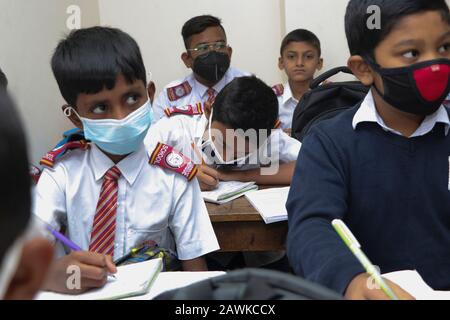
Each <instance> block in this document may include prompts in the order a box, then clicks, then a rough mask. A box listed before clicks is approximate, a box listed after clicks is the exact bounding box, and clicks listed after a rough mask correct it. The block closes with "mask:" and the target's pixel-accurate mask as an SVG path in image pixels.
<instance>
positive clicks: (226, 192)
mask: <svg viewBox="0 0 450 320" xmlns="http://www.w3.org/2000/svg"><path fill="white" fill-rule="evenodd" d="M257 189H258V186H257V185H256V184H255V182H237V181H229V182H225V181H220V182H219V185H218V186H217V189H215V190H213V191H204V192H202V196H203V199H204V200H205V201H207V202H212V203H216V204H223V203H227V202H229V201H232V200H234V199H237V198H239V197H242V196H243V195H244V194H245V193H247V192H249V191H253V190H257Z"/></svg>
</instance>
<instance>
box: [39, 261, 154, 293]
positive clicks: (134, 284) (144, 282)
mask: <svg viewBox="0 0 450 320" xmlns="http://www.w3.org/2000/svg"><path fill="white" fill-rule="evenodd" d="M161 270H162V260H161V259H155V260H149V261H145V262H141V263H136V264H130V265H126V266H122V267H118V268H117V274H116V275H115V276H116V279H115V280H108V282H107V283H106V285H105V286H104V287H103V288H99V289H94V290H91V291H88V292H86V293H82V294H78V295H68V294H59V293H53V292H41V293H40V294H38V296H37V297H36V299H37V300H116V299H124V298H129V297H136V296H141V295H145V294H147V293H148V292H149V291H150V288H151V286H152V284H153V282H154V281H155V279H156V278H157V276H158V274H159V273H160V272H161Z"/></svg>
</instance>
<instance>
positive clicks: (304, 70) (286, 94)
mask: <svg viewBox="0 0 450 320" xmlns="http://www.w3.org/2000/svg"><path fill="white" fill-rule="evenodd" d="M321 54H322V52H321V47H320V41H319V39H318V38H317V36H316V35H315V34H313V33H312V32H310V31H308V30H304V29H297V30H294V31H291V32H290V33H289V34H287V35H286V37H285V38H284V39H283V41H282V43H281V49H280V55H281V56H280V58H279V61H278V67H279V68H280V70H284V71H285V72H286V75H287V76H288V82H287V83H286V84H284V85H282V84H278V85H275V86H273V87H272V89H273V90H274V92H275V94H276V95H277V97H278V105H279V112H280V128H281V129H283V130H284V131H285V132H287V133H290V132H291V128H292V118H293V116H294V111H295V108H296V107H297V105H298V103H299V101H300V99H301V98H302V97H303V95H304V94H305V93H306V92H307V91H309V87H310V85H311V82H312V81H313V79H314V74H315V73H316V71H320V70H321V69H322V66H323V59H322V58H321Z"/></svg>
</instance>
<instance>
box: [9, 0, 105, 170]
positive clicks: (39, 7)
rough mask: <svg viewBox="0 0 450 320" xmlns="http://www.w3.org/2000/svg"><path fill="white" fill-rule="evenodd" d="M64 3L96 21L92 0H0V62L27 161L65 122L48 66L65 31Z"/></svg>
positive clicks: (85, 22) (50, 143)
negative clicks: (16, 110) (21, 125)
mask: <svg viewBox="0 0 450 320" xmlns="http://www.w3.org/2000/svg"><path fill="white" fill-rule="evenodd" d="M69 5H78V6H79V7H80V9H81V22H82V26H83V27H87V26H92V25H96V24H98V23H99V13H98V2H97V1H96V0H1V1H0V39H1V41H0V67H1V68H2V69H3V70H4V72H5V73H6V75H7V77H8V80H9V89H10V91H11V92H12V94H13V96H14V97H15V99H16V101H17V104H18V106H19V111H20V113H21V115H22V119H23V122H24V125H25V127H26V130H27V134H28V144H29V150H30V157H31V161H32V162H33V163H38V162H39V159H40V157H42V155H43V154H44V153H45V152H46V151H48V149H49V148H51V147H53V146H54V145H55V143H56V142H57V141H58V139H60V136H61V132H63V131H64V130H65V129H67V128H70V127H71V126H70V124H69V123H68V121H67V120H66V119H65V118H64V117H63V115H62V112H60V106H61V105H62V104H63V100H62V98H61V96H60V94H59V90H58V87H57V85H56V82H55V80H54V79H53V76H52V73H51V69H50V57H51V54H52V51H53V50H54V48H55V47H56V44H57V42H58V40H59V39H60V38H62V36H63V35H64V34H65V33H67V32H68V29H67V27H66V20H67V18H68V15H67V14H66V10H67V7H68V6H69Z"/></svg>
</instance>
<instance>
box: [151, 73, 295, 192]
mask: <svg viewBox="0 0 450 320" xmlns="http://www.w3.org/2000/svg"><path fill="white" fill-rule="evenodd" d="M205 105H206V108H205V114H204V115H202V116H201V117H200V120H197V119H194V118H193V117H191V116H188V115H172V116H171V117H170V118H166V119H163V120H161V121H160V122H158V123H157V124H156V125H155V126H153V127H152V128H151V129H150V131H149V134H148V135H147V137H146V139H145V141H144V143H145V144H146V146H147V148H154V147H155V145H156V144H157V143H161V142H162V143H166V144H170V145H173V146H174V147H175V148H177V149H178V150H180V151H181V152H182V153H183V154H185V155H186V156H187V157H189V158H191V159H195V160H196V163H198V164H201V163H202V159H200V158H199V152H200V151H201V153H202V158H203V160H204V162H205V164H203V165H201V166H200V169H199V174H198V175H197V178H198V180H199V182H200V186H201V188H202V190H213V189H215V188H216V186H217V184H218V181H219V180H223V181H256V182H257V183H258V184H267V185H289V184H290V182H291V178H292V173H293V168H294V167H295V162H296V160H297V156H298V153H299V151H300V147H301V143H300V142H299V141H297V140H295V139H294V138H291V137H289V136H288V135H287V134H286V133H284V132H283V131H282V130H279V129H273V128H274V126H275V125H276V122H277V119H278V107H277V100H276V96H275V94H274V93H273V91H272V90H271V88H270V87H268V86H267V85H266V84H265V83H264V82H262V81H261V80H259V79H257V78H256V77H240V78H237V79H235V80H233V81H232V82H231V83H229V84H228V85H227V86H226V87H225V88H224V89H223V90H222V92H221V93H220V94H219V95H218V96H217V98H216V100H215V102H214V104H213V106H212V107H209V104H208V103H207V104H205ZM230 130H231V132H238V131H239V130H243V131H246V132H250V133H251V132H252V131H254V132H257V133H258V134H259V132H258V131H260V132H264V133H265V134H266V135H265V137H264V135H262V136H260V138H261V139H259V141H258V144H255V143H252V142H254V141H252V139H245V136H244V135H240V134H237V136H236V139H237V141H235V142H236V143H233V141H231V140H232V138H233V137H232V138H231V139H227V134H228V132H230ZM210 133H211V136H210ZM265 138H266V139H265ZM240 142H242V144H245V148H239V146H240ZM193 143H194V144H195V148H196V149H197V151H198V152H196V151H195V150H194V148H193V146H192V144H193ZM233 148H234V150H232V149H233ZM244 149H245V150H244ZM262 167H265V168H262Z"/></svg>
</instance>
